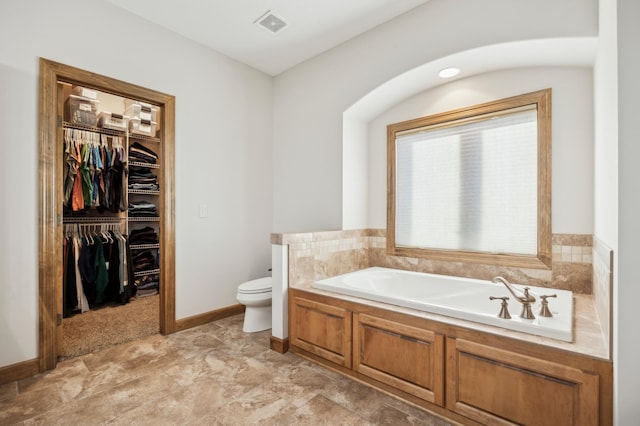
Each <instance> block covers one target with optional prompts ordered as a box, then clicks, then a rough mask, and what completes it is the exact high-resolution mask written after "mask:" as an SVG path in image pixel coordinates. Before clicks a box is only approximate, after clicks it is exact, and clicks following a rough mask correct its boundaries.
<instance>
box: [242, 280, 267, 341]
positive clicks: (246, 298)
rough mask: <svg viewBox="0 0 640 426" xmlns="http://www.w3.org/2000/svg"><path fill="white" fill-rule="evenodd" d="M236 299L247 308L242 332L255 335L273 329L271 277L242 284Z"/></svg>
mask: <svg viewBox="0 0 640 426" xmlns="http://www.w3.org/2000/svg"><path fill="white" fill-rule="evenodd" d="M236 299H237V300H238V303H241V304H243V305H244V306H245V307H246V309H245V311H244V324H243V325H242V331H244V332H245V333H253V332H256V331H263V330H267V329H269V328H271V277H265V278H258V279H256V280H251V281H247V282H246V283H242V284H240V285H239V286H238V293H237V294H236Z"/></svg>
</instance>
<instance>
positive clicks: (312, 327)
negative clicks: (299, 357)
mask: <svg viewBox="0 0 640 426" xmlns="http://www.w3.org/2000/svg"><path fill="white" fill-rule="evenodd" d="M289 316H290V318H289V321H290V324H291V327H290V328H291V330H290V335H291V336H290V338H291V345H295V346H297V347H299V348H300V349H304V350H306V351H308V352H311V353H312V354H314V355H317V356H319V357H322V358H324V359H326V360H329V361H331V362H334V363H336V364H338V365H341V366H343V367H347V368H351V312H350V311H347V310H346V309H342V308H339V307H335V306H330V305H325V304H324V303H320V302H315V301H312V300H308V299H304V298H301V297H294V298H293V299H292V301H291V304H290V312H289Z"/></svg>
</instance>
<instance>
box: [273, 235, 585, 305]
mask: <svg viewBox="0 0 640 426" xmlns="http://www.w3.org/2000/svg"><path fill="white" fill-rule="evenodd" d="M385 232H386V231H385V230H384V229H363V230H348V231H323V232H308V233H299V234H273V235H272V238H271V242H272V243H274V244H288V245H289V265H290V267H289V284H290V285H292V286H295V285H296V284H302V283H309V282H311V281H313V280H316V279H322V278H326V277H330V276H334V275H339V274H342V273H346V272H351V271H355V270H358V269H363V268H367V267H371V266H383V267H390V268H396V269H405V270H412V271H418V272H429V273H436V274H446V275H452V276H462V277H468V278H478V279H491V278H493V277H494V276H496V275H502V276H504V277H505V278H507V279H509V280H512V281H513V282H516V283H519V284H529V285H535V286H541V287H549V288H557V289H564V290H571V291H573V292H575V293H583V294H591V293H592V276H593V267H592V261H593V256H594V255H593V249H592V245H593V244H592V241H593V238H592V236H591V235H579V234H554V235H553V238H552V246H553V247H552V253H553V258H552V261H553V265H552V269H551V270H540V269H526V268H508V267H497V266H494V265H483V264H471V263H462V262H446V261H434V260H429V259H422V258H420V259H418V258H408V257H399V256H389V255H387V254H386V237H385Z"/></svg>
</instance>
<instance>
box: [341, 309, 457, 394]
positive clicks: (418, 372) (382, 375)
mask: <svg viewBox="0 0 640 426" xmlns="http://www.w3.org/2000/svg"><path fill="white" fill-rule="evenodd" d="M353 316H354V331H353V333H354V336H353V354H354V360H353V368H354V370H356V371H358V372H359V373H362V374H364V375H366V376H368V377H371V378H372V379H375V380H378V381H380V382H383V383H386V384H388V385H390V386H393V387H395V388H396V389H399V390H402V391H404V392H407V393H410V394H412V395H414V396H417V397H418V398H422V399H424V400H425V401H429V402H431V403H434V404H438V405H443V403H444V388H443V386H444V350H443V349H444V336H443V335H441V334H437V333H434V332H432V331H429V330H424V329H421V328H417V327H412V326H410V325H406V324H401V323H398V322H394V321H389V320H386V319H382V318H378V317H374V316H370V315H366V314H353Z"/></svg>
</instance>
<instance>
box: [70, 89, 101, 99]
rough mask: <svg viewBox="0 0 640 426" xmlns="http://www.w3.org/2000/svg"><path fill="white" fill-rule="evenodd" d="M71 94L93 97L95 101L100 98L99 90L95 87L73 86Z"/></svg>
mask: <svg viewBox="0 0 640 426" xmlns="http://www.w3.org/2000/svg"><path fill="white" fill-rule="evenodd" d="M71 94H72V95H76V96H80V97H83V98H89V99H93V100H94V101H95V100H97V99H98V92H96V91H95V90H93V89H88V88H86V87H82V86H73V87H72V88H71Z"/></svg>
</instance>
